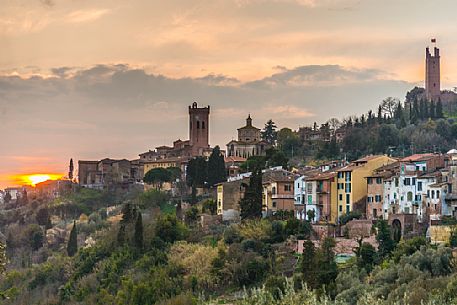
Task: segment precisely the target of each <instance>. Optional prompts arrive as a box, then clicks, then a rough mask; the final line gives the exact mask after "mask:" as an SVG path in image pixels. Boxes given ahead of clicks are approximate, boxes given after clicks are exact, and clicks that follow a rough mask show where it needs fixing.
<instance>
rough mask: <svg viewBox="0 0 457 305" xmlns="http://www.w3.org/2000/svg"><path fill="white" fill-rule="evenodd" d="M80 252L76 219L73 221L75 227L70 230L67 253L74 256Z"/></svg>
mask: <svg viewBox="0 0 457 305" xmlns="http://www.w3.org/2000/svg"><path fill="white" fill-rule="evenodd" d="M76 252H78V232H77V231H76V221H74V222H73V228H72V229H71V232H70V238H69V239H68V244H67V254H68V256H70V257H71V256H73V255H75V254H76Z"/></svg>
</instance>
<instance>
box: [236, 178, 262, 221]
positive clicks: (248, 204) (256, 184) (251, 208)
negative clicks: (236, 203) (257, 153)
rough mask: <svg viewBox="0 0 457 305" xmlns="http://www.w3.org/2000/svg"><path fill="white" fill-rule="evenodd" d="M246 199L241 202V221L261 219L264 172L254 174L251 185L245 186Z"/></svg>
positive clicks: (250, 181)
mask: <svg viewBox="0 0 457 305" xmlns="http://www.w3.org/2000/svg"><path fill="white" fill-rule="evenodd" d="M245 188H246V190H245V193H244V198H243V199H241V200H240V209H241V213H240V214H241V219H253V218H260V217H261V216H262V189H263V188H262V171H261V169H256V170H255V171H253V172H252V175H251V177H250V179H249V185H247V186H245Z"/></svg>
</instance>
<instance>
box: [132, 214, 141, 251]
mask: <svg viewBox="0 0 457 305" xmlns="http://www.w3.org/2000/svg"><path fill="white" fill-rule="evenodd" d="M133 240H134V242H135V247H136V248H137V249H138V250H140V251H141V250H143V217H142V216H141V213H140V212H138V217H137V219H136V223H135V235H134V237H133Z"/></svg>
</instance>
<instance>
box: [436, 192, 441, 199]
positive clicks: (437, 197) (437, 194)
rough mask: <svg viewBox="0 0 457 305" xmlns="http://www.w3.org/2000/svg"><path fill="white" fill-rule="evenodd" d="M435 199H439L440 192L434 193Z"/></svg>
mask: <svg viewBox="0 0 457 305" xmlns="http://www.w3.org/2000/svg"><path fill="white" fill-rule="evenodd" d="M436 199H440V191H436Z"/></svg>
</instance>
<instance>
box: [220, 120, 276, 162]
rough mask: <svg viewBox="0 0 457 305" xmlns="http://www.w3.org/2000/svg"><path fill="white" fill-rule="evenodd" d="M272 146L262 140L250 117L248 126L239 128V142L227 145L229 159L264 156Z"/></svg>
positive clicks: (234, 141) (247, 122)
mask: <svg viewBox="0 0 457 305" xmlns="http://www.w3.org/2000/svg"><path fill="white" fill-rule="evenodd" d="M270 147H271V145H270V144H269V143H268V142H266V141H264V140H262V135H261V132H260V129H259V128H257V127H254V126H253V125H252V119H251V116H250V115H249V116H248V118H247V119H246V126H244V127H241V128H238V140H232V141H230V142H229V143H227V156H228V157H242V158H249V157H252V156H264V155H266V151H267V149H268V148H270Z"/></svg>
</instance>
